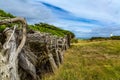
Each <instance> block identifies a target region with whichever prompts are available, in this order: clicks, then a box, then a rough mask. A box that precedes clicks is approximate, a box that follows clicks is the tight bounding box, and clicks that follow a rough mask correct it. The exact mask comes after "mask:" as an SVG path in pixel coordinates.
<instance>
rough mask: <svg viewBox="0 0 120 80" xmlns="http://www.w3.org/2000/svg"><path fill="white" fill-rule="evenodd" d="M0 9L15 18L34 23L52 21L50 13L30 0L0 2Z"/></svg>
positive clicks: (3, 0) (2, 0)
mask: <svg viewBox="0 0 120 80" xmlns="http://www.w3.org/2000/svg"><path fill="white" fill-rule="evenodd" d="M0 8H1V9H3V10H5V11H7V12H10V13H12V14H14V15H16V16H22V17H25V18H27V19H28V20H29V22H30V23H34V22H40V21H42V22H49V21H52V20H54V16H53V15H52V12H51V11H50V10H49V9H48V8H46V7H45V6H44V5H42V4H41V3H37V2H36V1H31V0H7V1H5V0H1V1H0Z"/></svg>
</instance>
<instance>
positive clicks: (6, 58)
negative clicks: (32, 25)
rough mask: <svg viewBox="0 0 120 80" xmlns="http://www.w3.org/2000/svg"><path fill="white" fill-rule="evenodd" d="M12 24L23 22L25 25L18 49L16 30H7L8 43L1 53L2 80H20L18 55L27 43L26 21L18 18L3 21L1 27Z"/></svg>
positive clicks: (0, 76) (0, 70)
mask: <svg viewBox="0 0 120 80" xmlns="http://www.w3.org/2000/svg"><path fill="white" fill-rule="evenodd" d="M11 22H21V23H22V24H23V26H22V27H23V33H22V40H21V42H20V45H19V46H18V48H17V44H16V34H15V29H14V30H12V29H10V28H6V29H5V30H4V34H5V36H6V42H5V43H4V45H3V48H2V50H1V51H0V80H20V78H19V75H18V55H19V53H20V52H21V50H22V48H23V46H24V44H25V41H26V26H27V24H26V21H25V19H23V18H20V17H17V18H12V19H6V20H1V21H0V25H3V24H9V23H11Z"/></svg>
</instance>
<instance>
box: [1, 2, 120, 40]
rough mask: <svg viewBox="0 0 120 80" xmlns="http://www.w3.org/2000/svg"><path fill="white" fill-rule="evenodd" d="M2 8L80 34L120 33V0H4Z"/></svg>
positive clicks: (30, 21)
mask: <svg viewBox="0 0 120 80" xmlns="http://www.w3.org/2000/svg"><path fill="white" fill-rule="evenodd" d="M0 8H1V9H3V10H5V11H7V12H10V13H12V14H14V15H16V16H22V17H25V18H27V20H28V22H29V23H37V22H47V23H50V24H53V25H56V26H58V27H61V28H63V29H66V30H70V31H72V32H74V33H75V35H76V37H81V38H89V37H92V36H107V37H108V36H110V34H111V33H113V35H120V23H119V21H120V10H119V9H120V1H119V0H94V1H90V0H19V1H17V0H6V1H5V0H1V2H0Z"/></svg>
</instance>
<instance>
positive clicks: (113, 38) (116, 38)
mask: <svg viewBox="0 0 120 80" xmlns="http://www.w3.org/2000/svg"><path fill="white" fill-rule="evenodd" d="M110 39H112V40H120V36H112V37H110Z"/></svg>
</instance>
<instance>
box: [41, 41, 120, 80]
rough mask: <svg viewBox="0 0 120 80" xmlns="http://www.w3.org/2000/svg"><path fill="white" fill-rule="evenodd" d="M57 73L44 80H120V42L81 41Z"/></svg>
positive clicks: (66, 55)
mask: <svg viewBox="0 0 120 80" xmlns="http://www.w3.org/2000/svg"><path fill="white" fill-rule="evenodd" d="M64 61H65V62H64V63H63V65H62V66H61V68H60V69H59V70H58V71H57V73H56V74H55V75H53V76H48V77H47V78H44V79H43V80H120V41H119V40H109V41H92V42H90V41H89V42H88V41H79V42H78V43H75V44H73V46H72V47H71V48H70V49H69V50H68V51H67V53H66V54H65V60H64Z"/></svg>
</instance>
